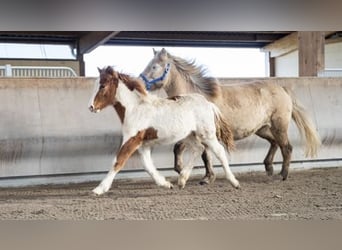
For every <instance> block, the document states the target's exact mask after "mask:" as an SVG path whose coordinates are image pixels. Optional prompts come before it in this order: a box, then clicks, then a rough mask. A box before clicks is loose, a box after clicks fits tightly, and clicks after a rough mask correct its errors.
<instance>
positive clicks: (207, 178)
mask: <svg viewBox="0 0 342 250" xmlns="http://www.w3.org/2000/svg"><path fill="white" fill-rule="evenodd" d="M215 179H216V176H215V175H211V176H205V177H204V178H203V179H202V180H201V181H200V182H199V184H201V185H209V184H211V183H213V182H214V181H215Z"/></svg>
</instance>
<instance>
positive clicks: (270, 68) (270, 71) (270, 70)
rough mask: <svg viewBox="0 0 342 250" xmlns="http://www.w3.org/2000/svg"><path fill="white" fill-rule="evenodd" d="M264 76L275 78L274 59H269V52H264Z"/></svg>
mask: <svg viewBox="0 0 342 250" xmlns="http://www.w3.org/2000/svg"><path fill="white" fill-rule="evenodd" d="M265 64H266V65H265V68H266V76H268V77H273V76H275V59H274V57H271V52H265Z"/></svg>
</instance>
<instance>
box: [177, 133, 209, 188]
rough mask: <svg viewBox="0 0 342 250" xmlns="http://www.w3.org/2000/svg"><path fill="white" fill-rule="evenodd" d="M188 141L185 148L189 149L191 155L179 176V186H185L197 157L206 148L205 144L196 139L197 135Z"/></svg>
mask: <svg viewBox="0 0 342 250" xmlns="http://www.w3.org/2000/svg"><path fill="white" fill-rule="evenodd" d="M186 142H187V143H186V147H185V150H189V151H190V152H191V155H190V157H189V160H188V163H187V165H186V166H185V167H184V168H183V169H182V171H181V173H180V176H179V177H178V186H179V187H180V188H184V187H185V184H186V182H187V181H188V179H189V177H190V174H191V171H192V169H193V167H194V161H195V159H196V158H197V157H199V156H200V154H201V153H202V152H203V150H204V146H203V145H202V144H201V143H200V142H199V141H198V140H197V139H196V137H189V138H188V140H187V141H186ZM185 150H184V151H185Z"/></svg>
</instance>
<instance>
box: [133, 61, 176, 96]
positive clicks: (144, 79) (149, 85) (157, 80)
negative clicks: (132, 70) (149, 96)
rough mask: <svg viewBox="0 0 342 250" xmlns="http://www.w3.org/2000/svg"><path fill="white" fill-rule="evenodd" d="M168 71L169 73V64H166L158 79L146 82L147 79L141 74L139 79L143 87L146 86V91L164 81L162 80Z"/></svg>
mask: <svg viewBox="0 0 342 250" xmlns="http://www.w3.org/2000/svg"><path fill="white" fill-rule="evenodd" d="M169 71H170V63H168V64H166V67H165V70H164V72H163V74H162V75H161V76H160V77H158V78H155V79H152V80H148V79H147V77H146V76H145V75H144V74H143V73H141V74H140V77H141V79H143V81H144V83H145V86H146V89H147V90H151V87H152V85H153V84H156V83H157V82H159V81H164V79H165V78H166V76H167V74H168V73H169Z"/></svg>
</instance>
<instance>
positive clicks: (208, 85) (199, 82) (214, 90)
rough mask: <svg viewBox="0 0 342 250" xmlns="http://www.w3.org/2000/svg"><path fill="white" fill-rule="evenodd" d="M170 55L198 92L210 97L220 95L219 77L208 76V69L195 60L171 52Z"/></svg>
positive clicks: (178, 69)
mask: <svg viewBox="0 0 342 250" xmlns="http://www.w3.org/2000/svg"><path fill="white" fill-rule="evenodd" d="M168 57H169V58H170V59H171V61H172V62H173V63H174V65H175V66H176V69H177V71H178V72H179V73H180V74H181V75H182V77H183V78H184V79H185V80H186V82H187V83H189V84H190V85H191V86H192V87H193V89H194V90H195V91H196V92H199V93H202V94H204V95H207V96H210V97H217V96H218V94H219V93H220V90H221V89H220V83H219V81H218V79H217V78H215V77H208V76H206V74H207V69H205V68H204V67H203V66H196V65H195V60H192V61H187V60H185V59H183V58H180V57H177V56H173V55H171V54H169V53H168Z"/></svg>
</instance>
